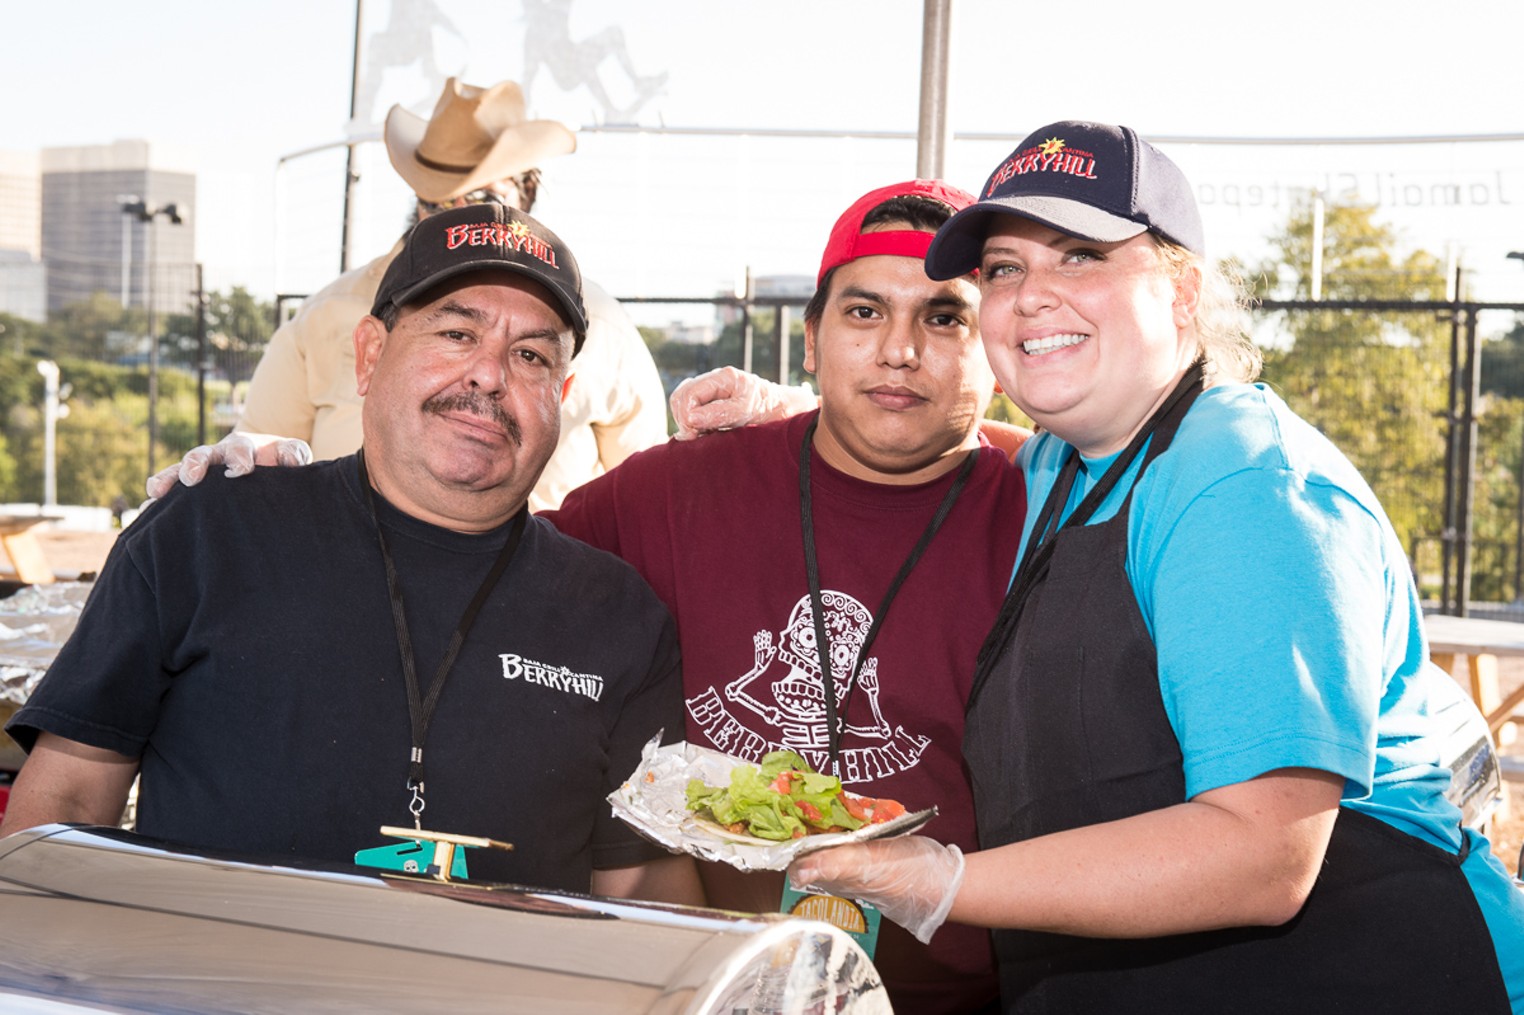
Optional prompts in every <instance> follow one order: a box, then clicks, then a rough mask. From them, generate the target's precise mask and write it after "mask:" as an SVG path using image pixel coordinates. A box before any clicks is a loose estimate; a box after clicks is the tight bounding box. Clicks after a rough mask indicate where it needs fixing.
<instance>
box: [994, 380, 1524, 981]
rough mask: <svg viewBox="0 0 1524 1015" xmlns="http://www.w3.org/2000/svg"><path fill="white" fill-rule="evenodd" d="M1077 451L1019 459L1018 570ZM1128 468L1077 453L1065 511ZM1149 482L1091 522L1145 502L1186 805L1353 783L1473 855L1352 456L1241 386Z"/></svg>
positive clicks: (1132, 558) (1205, 404)
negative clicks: (1281, 779)
mask: <svg viewBox="0 0 1524 1015" xmlns="http://www.w3.org/2000/svg"><path fill="white" fill-rule="evenodd" d="M1069 454H1070V448H1069V446H1068V445H1067V444H1064V443H1063V442H1062V441H1060V440H1058V439H1057V438H1055V437H1054V436H1053V435H1052V434H1046V433H1044V434H1039V435H1038V436H1036V437H1034V438H1032V439H1031V440H1029V441H1027V443H1026V444H1025V445H1023V447H1022V449H1021V458H1020V459H1019V461H1020V462H1021V463H1022V465H1023V467H1024V469H1025V472H1026V477H1027V490H1028V503H1029V504H1030V505H1031V510H1029V511H1028V513H1027V521H1026V526H1027V528H1026V531H1024V532H1023V534H1022V551H1021V552H1022V555H1023V556H1024V555H1025V553H1026V544H1027V540H1028V539H1029V538H1030V536H1031V528H1032V525H1033V523H1034V522H1035V520H1036V518H1037V516H1038V514H1039V513H1040V509H1041V506H1042V505H1043V504H1044V503H1045V502H1046V500H1047V497H1048V493H1049V491H1050V490H1051V489H1052V487H1053V483H1054V482H1055V480H1056V478H1057V476H1058V473H1059V470H1060V469H1061V468H1062V466H1063V463H1064V461H1065V459H1066V458H1067V457H1068V455H1069ZM1140 458H1141V456H1140ZM1114 459H1115V456H1111V457H1108V458H1104V459H1098V460H1086V459H1083V458H1082V459H1081V468H1080V471H1079V476H1078V477H1077V479H1076V481H1075V485H1074V489H1073V491H1071V494H1070V498H1069V503H1068V505H1067V506H1066V507H1065V509H1064V512H1063V515H1064V516H1067V514H1068V513H1069V511H1071V510H1072V509H1073V508H1074V507H1076V506H1077V505H1078V504H1079V502H1080V500H1081V499H1082V498H1083V497H1084V496H1085V494H1086V493H1088V492H1089V490H1090V489H1091V488H1092V487H1093V486H1094V485H1095V483H1096V482H1097V481H1098V480H1099V479H1100V477H1101V476H1102V475H1103V474H1104V473H1105V471H1106V468H1107V467H1108V466H1109V465H1111V463H1112V461H1114ZM1137 468H1138V466H1137V465H1134V466H1133V472H1134V475H1132V476H1128V477H1126V479H1125V480H1124V482H1122V483H1120V484H1118V486H1117V489H1116V490H1114V491H1113V492H1112V494H1111V495H1110V497H1109V498H1108V499H1107V501H1106V502H1105V503H1104V504H1103V505H1102V506H1101V508H1100V510H1098V511H1097V512H1096V514H1095V515H1094V517H1093V519H1092V523H1094V522H1100V521H1105V520H1106V519H1108V518H1111V517H1114V516H1115V515H1116V513H1117V511H1118V510H1119V509H1120V508H1121V505H1122V502H1123V500H1124V499H1125V498H1126V496H1127V493H1128V491H1129V490H1130V489H1131V490H1133V502H1132V508H1131V511H1130V515H1129V520H1128V548H1127V575H1128V578H1129V579H1131V582H1132V587H1133V591H1134V593H1135V594H1136V595H1137V600H1138V606H1139V608H1140V609H1141V611H1142V614H1143V619H1144V621H1145V622H1146V623H1147V624H1148V629H1149V632H1150V633H1151V634H1152V636H1153V639H1154V643H1155V645H1156V647H1157V649H1158V657H1159V683H1160V690H1161V692H1162V694H1163V699H1164V707H1165V710H1166V712H1167V714H1168V716H1169V721H1170V723H1171V725H1172V726H1173V728H1174V731H1175V736H1176V738H1177V739H1178V740H1179V741H1180V748H1181V754H1182V755H1183V756H1184V759H1185V782H1186V795H1187V796H1188V797H1194V796H1196V795H1197V794H1199V793H1203V792H1205V791H1207V790H1210V789H1215V788H1217V787H1219V786H1225V785H1230V784H1232V783H1237V782H1243V781H1246V780H1248V779H1252V778H1254V777H1255V776H1258V775H1262V774H1264V773H1265V772H1269V771H1273V770H1275V769H1280V768H1292V767H1296V768H1315V769H1319V770H1322V771H1326V772H1332V773H1335V774H1337V775H1340V776H1343V778H1344V780H1345V789H1344V805H1345V806H1347V807H1350V808H1352V809H1355V810H1360V811H1363V812H1364V813H1366V814H1369V815H1371V816H1373V817H1376V818H1379V819H1380V820H1382V821H1385V822H1387V823H1388V824H1390V825H1393V826H1395V827H1396V828H1399V829H1401V830H1403V831H1405V832H1407V833H1409V834H1411V835H1414V836H1417V837H1419V838H1421V839H1424V840H1426V841H1428V842H1430V843H1433V844H1434V845H1436V846H1439V847H1441V848H1444V849H1447V850H1450V851H1452V852H1454V851H1456V850H1458V849H1459V847H1460V836H1461V835H1462V834H1463V833H1462V830H1461V818H1460V812H1459V811H1458V810H1457V809H1456V808H1455V806H1454V805H1453V804H1451V803H1450V801H1449V800H1448V799H1446V797H1445V795H1444V794H1445V790H1446V788H1447V787H1448V785H1449V770H1448V768H1446V767H1445V766H1443V765H1442V764H1441V763H1440V757H1441V755H1440V743H1439V738H1440V735H1441V731H1440V730H1438V729H1436V728H1435V724H1434V723H1433V722H1432V720H1431V713H1432V712H1433V711H1434V710H1435V709H1437V708H1438V707H1439V706H1438V699H1432V698H1431V695H1432V694H1433V690H1432V689H1433V688H1434V686H1435V685H1434V684H1433V681H1436V680H1449V679H1451V678H1450V677H1449V676H1448V675H1446V674H1445V673H1443V672H1442V671H1440V670H1439V669H1437V668H1436V667H1434V666H1433V665H1432V664H1431V663H1430V662H1429V661H1428V644H1427V641H1426V639H1425V636H1424V632H1423V627H1422V610H1421V607H1420V603H1419V600H1418V593H1417V590H1416V588H1415V587H1414V584H1413V580H1412V575H1411V572H1410V570H1409V567H1408V561H1407V557H1406V555H1405V554H1404V552H1403V549H1402V546H1401V543H1400V542H1399V541H1398V539H1397V535H1396V533H1395V532H1394V531H1393V530H1392V526H1391V523H1390V522H1389V521H1388V520H1387V518H1386V514H1385V513H1384V512H1383V511H1382V509H1381V506H1380V504H1379V503H1378V502H1377V500H1376V497H1375V494H1374V493H1372V492H1371V489H1370V487H1369V486H1367V485H1366V483H1365V480H1364V479H1362V478H1361V477H1360V475H1359V473H1358V472H1357V471H1356V470H1355V468H1354V466H1353V465H1352V464H1351V463H1350V462H1349V460H1348V459H1347V458H1345V457H1344V455H1343V454H1342V453H1341V452H1340V451H1339V450H1338V449H1337V448H1335V447H1334V446H1333V444H1332V443H1330V442H1329V441H1328V440H1327V438H1325V437H1324V436H1323V435H1322V434H1321V433H1319V432H1318V431H1317V430H1316V429H1314V428H1313V427H1312V426H1310V425H1309V424H1308V423H1306V422H1304V421H1303V420H1302V419H1300V418H1299V417H1297V416H1296V415H1295V414H1294V413H1292V412H1291V410H1290V409H1289V408H1287V406H1286V404H1285V403H1284V402H1283V401H1281V399H1280V398H1279V397H1278V396H1276V395H1275V394H1274V393H1273V392H1271V391H1270V390H1269V389H1267V388H1266V387H1264V386H1263V385H1257V384H1256V385H1245V384H1234V385H1224V386H1221V387H1215V388H1211V389H1209V390H1207V391H1205V392H1203V393H1202V394H1201V396H1200V397H1199V398H1198V399H1197V400H1196V403H1195V404H1194V405H1193V406H1192V407H1191V409H1190V412H1189V413H1188V414H1187V415H1186V417H1185V419H1184V420H1183V421H1182V423H1181V425H1180V429H1179V431H1178V433H1177V434H1176V435H1175V439H1174V442H1173V443H1172V444H1171V445H1170V447H1169V449H1168V450H1167V451H1165V452H1164V453H1163V454H1161V455H1160V456H1159V457H1158V458H1157V459H1156V460H1155V461H1154V462H1153V464H1152V465H1150V466H1149V468H1148V470H1147V471H1146V472H1145V473H1144V474H1143V477H1142V479H1141V480H1137V479H1136V475H1135V474H1136V471H1137ZM1134 484H1136V488H1135V489H1134ZM1465 834H1469V835H1473V836H1474V837H1475V841H1474V842H1473V848H1472V851H1471V856H1470V857H1469V858H1468V859H1467V861H1466V863H1465V864H1464V865H1463V869H1464V870H1465V872H1466V874H1467V877H1468V879H1469V880H1470V882H1471V884H1472V887H1473V890H1474V891H1475V892H1476V893H1477V897H1478V900H1479V901H1480V902H1481V903H1482V906H1483V910H1484V912H1485V913H1486V916H1487V921H1488V927H1489V929H1490V930H1491V931H1492V936H1493V940H1494V942H1495V943H1496V944H1497V946H1498V949H1499V960H1500V962H1501V963H1502V964H1503V969H1504V976H1505V979H1506V980H1507V982H1508V984H1509V987H1510V994H1511V997H1512V999H1513V1003H1514V1007H1515V1010H1520V1011H1524V891H1520V890H1519V889H1517V888H1515V887H1514V886H1513V885H1512V884H1511V883H1510V881H1509V878H1508V875H1507V872H1506V870H1505V869H1504V868H1503V866H1502V864H1500V863H1499V862H1498V861H1497V859H1496V858H1495V857H1493V856H1492V854H1491V852H1490V850H1489V849H1488V847H1487V844H1486V840H1485V839H1483V838H1482V837H1481V836H1479V835H1476V833H1474V832H1467V833H1465Z"/></svg>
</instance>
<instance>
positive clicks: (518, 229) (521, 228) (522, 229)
mask: <svg viewBox="0 0 1524 1015" xmlns="http://www.w3.org/2000/svg"><path fill="white" fill-rule="evenodd" d="M508 231H509V232H510V233H512V234H513V235H515V236H528V235H529V227H528V226H526V225H525V224H524V223H522V222H517V221H515V222H510V223H509V224H508Z"/></svg>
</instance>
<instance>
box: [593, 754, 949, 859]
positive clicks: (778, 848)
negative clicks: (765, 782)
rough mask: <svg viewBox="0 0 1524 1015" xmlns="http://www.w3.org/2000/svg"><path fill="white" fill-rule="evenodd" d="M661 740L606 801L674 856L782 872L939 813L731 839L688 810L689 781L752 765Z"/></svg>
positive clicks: (720, 777)
mask: <svg viewBox="0 0 1524 1015" xmlns="http://www.w3.org/2000/svg"><path fill="white" fill-rule="evenodd" d="M659 739H660V738H659V737H657V738H653V739H652V740H651V742H650V743H648V744H646V746H645V749H644V750H643V751H642V752H641V759H640V764H639V765H637V766H636V767H635V771H634V772H632V773H630V777H629V778H628V779H626V780H625V781H624V784H623V785H621V786H620V787H619V788H618V789H617V790H615V791H614V792H613V793H610V794H609V797H608V800H609V803H610V804H611V805H613V808H614V814H615V815H616V816H617V817H619V818H621V819H623V820H624V821H625V822H626V823H627V824H629V825H631V826H633V827H634V828H635V829H636V830H637V831H639V832H640V833H641V834H642V835H644V836H645V837H646V838H648V839H650V840H652V841H653V842H655V843H657V844H658V845H661V846H665V847H666V848H667V849H669V850H671V851H673V852H674V853H689V854H692V855H693V856H696V857H698V858H699V859H700V860H713V861H716V862H718V863H727V864H730V866H732V867H735V868H737V869H739V870H743V871H753V870H773V871H781V870H784V869H786V868H787V867H788V865H789V864H790V863H791V862H792V861H793V860H794V858H795V857H798V856H802V855H803V854H805V853H810V852H814V851H815V850H817V849H825V848H827V847H829V846H839V845H841V844H843V843H847V842H860V841H862V840H864V839H878V838H884V837H887V836H893V835H908V834H910V833H911V832H914V831H915V830H916V829H918V828H920V827H921V826H922V825H924V824H926V822H928V821H930V820H931V819H932V818H934V817H936V814H937V809H936V808H935V807H929V808H927V809H926V810H921V811H912V812H910V813H908V814H903V815H901V816H900V817H897V818H893V819H892V820H889V821H885V822H882V823H880V824H877V825H866V826H864V827H862V828H859V829H858V830H857V831H855V832H824V833H818V834H814V835H806V836H804V837H803V838H799V839H788V840H785V841H782V842H769V841H766V840H762V839H757V838H755V837H752V836H738V835H733V834H731V833H728V832H726V831H725V830H724V829H722V828H720V827H719V826H717V825H715V824H714V823H713V822H706V821H704V820H703V819H701V818H699V817H698V816H697V815H696V814H694V813H693V812H692V811H690V810H688V780H690V779H700V780H702V781H703V782H705V783H707V784H708V785H710V786H728V785H730V772H731V770H732V769H734V768H735V767H736V766H737V765H752V767H756V766H755V765H754V764H753V763H752V762H749V761H747V760H746V759H744V758H736V757H732V756H730V755H728V754H722V753H721V752H719V751H715V750H711V749H709V748H707V747H699V746H698V745H696V744H690V743H686V742H683V741H679V742H677V743H674V744H668V745H666V746H665V747H662V746H659V743H658V741H659Z"/></svg>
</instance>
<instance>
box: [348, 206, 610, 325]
mask: <svg viewBox="0 0 1524 1015" xmlns="http://www.w3.org/2000/svg"><path fill="white" fill-rule="evenodd" d="M484 268H497V269H501V270H503V271H511V272H514V273H515V274H519V275H523V276H525V277H526V278H531V279H533V280H534V281H536V282H538V283H540V284H541V285H543V286H544V287H545V288H546V289H548V290H550V295H551V298H552V299H553V300H554V301H555V302H556V304H557V305H558V306H559V307H560V309H561V312H562V313H563V314H564V315H565V317H566V320H567V322H568V323H569V324H570V325H571V327H572V332H573V334H575V335H576V345H575V348H574V350H573V355H576V353H577V352H578V351H580V350H581V349H582V339H583V337H584V336H585V335H586V334H587V311H586V310H585V309H584V308H583V306H582V273H581V272H580V271H579V270H578V269H577V259H576V258H575V257H573V256H572V252H571V251H570V250H568V249H567V248H566V245H565V244H564V243H562V242H561V240H560V239H559V238H558V237H557V236H556V234H555V233H553V232H551V231H550V230H549V229H546V228H545V227H544V226H542V225H540V223H538V222H536V221H535V220H534V219H532V218H530V217H529V216H528V215H526V214H524V213H523V212H521V211H519V210H517V209H515V208H508V207H506V206H504V205H500V204H472V205H466V206H465V207H463V208H450V209H448V210H446V211H441V212H436V213H435V214H433V215H430V216H428V217H427V218H424V219H422V220H421V221H419V223H418V224H417V225H415V226H414V227H413V228H412V229H411V230H410V231H409V232H408V234H407V237H406V239H405V240H404V241H403V244H402V251H401V252H400V253H399V254H398V255H397V256H396V257H395V258H394V259H393V260H392V263H391V265H390V266H388V267H387V269H386V274H385V275H384V276H382V278H381V288H380V289H378V290H376V302H375V303H374V304H372V305H371V308H370V312H371V313H372V314H374V315H376V316H377V317H379V316H380V315H381V312H382V311H383V310H385V309H387V308H388V307H397V308H398V309H401V308H402V307H404V306H406V305H407V304H409V303H411V302H413V301H414V300H416V299H417V298H418V297H420V296H422V295H423V294H424V293H426V292H428V291H429V290H430V289H433V288H434V287H435V286H437V285H439V284H440V283H441V282H445V281H448V280H449V279H452V278H454V277H455V276H456V275H462V274H464V273H466V272H468V271H480V270H482V269H484Z"/></svg>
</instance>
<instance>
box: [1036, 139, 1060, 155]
mask: <svg viewBox="0 0 1524 1015" xmlns="http://www.w3.org/2000/svg"><path fill="white" fill-rule="evenodd" d="M1037 150H1038V151H1040V152H1042V153H1043V154H1044V155H1052V154H1054V153H1055V152H1061V151H1063V150H1064V141H1063V138H1057V137H1050V138H1048V140H1046V141H1044V142H1043V143H1042V144H1040V145H1038V146H1037Z"/></svg>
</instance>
